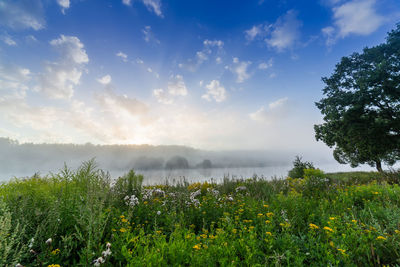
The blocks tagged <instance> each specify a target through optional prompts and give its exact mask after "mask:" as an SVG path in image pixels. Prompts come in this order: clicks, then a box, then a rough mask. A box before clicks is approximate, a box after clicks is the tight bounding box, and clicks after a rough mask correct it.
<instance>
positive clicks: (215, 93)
mask: <svg viewBox="0 0 400 267" xmlns="http://www.w3.org/2000/svg"><path fill="white" fill-rule="evenodd" d="M206 88H207V92H206V93H205V94H204V95H202V96H201V97H202V98H204V99H205V100H207V101H211V100H215V102H222V101H224V100H225V99H226V90H225V87H223V86H222V85H221V84H220V82H219V81H218V80H212V81H211V82H210V83H209V84H207V85H206Z"/></svg>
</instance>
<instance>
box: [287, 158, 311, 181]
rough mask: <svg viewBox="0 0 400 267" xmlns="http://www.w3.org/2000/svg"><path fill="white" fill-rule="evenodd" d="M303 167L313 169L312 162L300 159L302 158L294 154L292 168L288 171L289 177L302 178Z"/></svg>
mask: <svg viewBox="0 0 400 267" xmlns="http://www.w3.org/2000/svg"><path fill="white" fill-rule="evenodd" d="M304 169H315V168H314V164H313V163H312V162H308V161H304V162H303V161H302V158H301V157H299V156H296V158H295V159H294V161H293V169H291V170H290V171H289V173H288V176H289V177H291V178H304Z"/></svg>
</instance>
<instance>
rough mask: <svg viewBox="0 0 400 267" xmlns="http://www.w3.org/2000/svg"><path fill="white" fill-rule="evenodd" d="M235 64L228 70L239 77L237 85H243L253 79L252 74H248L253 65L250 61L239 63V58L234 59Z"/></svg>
mask: <svg viewBox="0 0 400 267" xmlns="http://www.w3.org/2000/svg"><path fill="white" fill-rule="evenodd" d="M233 63H234V64H233V65H232V66H231V67H228V68H229V69H230V71H231V72H233V73H234V74H236V75H237V78H236V82H237V83H242V82H244V81H245V80H247V79H249V78H250V77H251V75H250V73H248V72H247V68H248V67H249V66H250V65H251V62H250V61H239V59H238V58H237V57H234V58H233Z"/></svg>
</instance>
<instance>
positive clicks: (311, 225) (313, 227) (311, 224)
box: [309, 223, 319, 230]
mask: <svg viewBox="0 0 400 267" xmlns="http://www.w3.org/2000/svg"><path fill="white" fill-rule="evenodd" d="M309 225H310V229H313V230H316V229H319V227H318V225H316V224H313V223H310V224H309Z"/></svg>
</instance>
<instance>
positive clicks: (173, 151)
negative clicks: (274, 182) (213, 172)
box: [0, 138, 293, 173]
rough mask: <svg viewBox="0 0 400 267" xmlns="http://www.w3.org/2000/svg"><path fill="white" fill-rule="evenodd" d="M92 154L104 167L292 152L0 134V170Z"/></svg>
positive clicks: (51, 165)
mask: <svg viewBox="0 0 400 267" xmlns="http://www.w3.org/2000/svg"><path fill="white" fill-rule="evenodd" d="M92 158H95V160H96V162H97V164H98V165H99V166H100V167H101V168H102V169H105V170H119V171H125V170H130V169H136V170H152V169H189V168H228V167H266V166H278V165H285V164H288V163H290V161H291V159H292V158H293V155H292V154H290V155H288V154H287V153H285V152H276V151H206V150H199V149H194V148H190V147H186V146H152V145H93V144H90V143H87V144H84V145H77V144H32V143H19V142H18V141H14V140H11V139H9V138H0V170H1V171H2V172H3V173H12V172H26V171H30V172H32V173H34V172H36V171H40V170H45V171H50V170H51V171H55V170H58V169H60V168H62V167H63V165H64V163H65V164H67V165H68V166H69V167H77V166H79V165H80V164H81V163H82V162H83V161H86V160H89V159H92Z"/></svg>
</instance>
